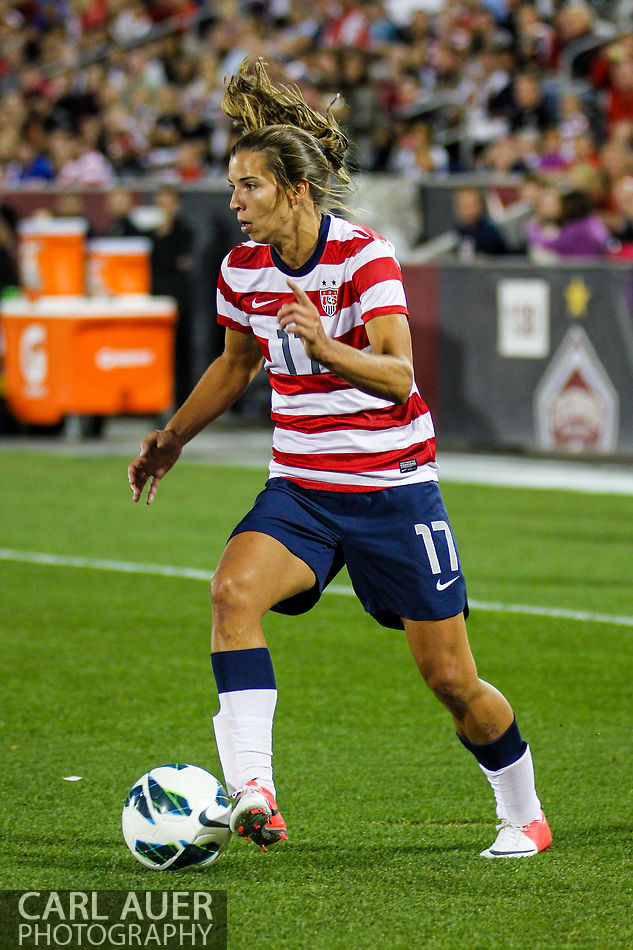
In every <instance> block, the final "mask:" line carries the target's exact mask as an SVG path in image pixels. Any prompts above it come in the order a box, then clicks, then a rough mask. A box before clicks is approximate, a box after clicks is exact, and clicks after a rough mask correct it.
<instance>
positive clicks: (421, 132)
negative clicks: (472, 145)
mask: <svg viewBox="0 0 633 950" xmlns="http://www.w3.org/2000/svg"><path fill="white" fill-rule="evenodd" d="M387 167H388V171H391V172H395V173H397V174H400V175H405V176H406V177H407V178H410V179H415V178H423V177H426V176H427V175H429V174H440V175H442V174H446V173H447V172H448V168H449V156H448V152H447V151H446V149H445V148H442V146H441V145H434V144H433V141H432V138H431V130H430V127H429V124H428V123H427V122H425V121H424V120H423V119H414V120H413V121H412V122H410V123H405V124H404V128H403V131H402V132H401V133H400V135H399V136H398V137H397V138H396V141H395V144H394V146H393V148H392V150H391V154H390V158H389V164H388V166H387Z"/></svg>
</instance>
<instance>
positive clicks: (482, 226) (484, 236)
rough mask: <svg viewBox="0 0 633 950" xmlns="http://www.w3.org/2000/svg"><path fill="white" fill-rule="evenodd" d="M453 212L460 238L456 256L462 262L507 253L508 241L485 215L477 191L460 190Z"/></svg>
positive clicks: (483, 206) (456, 194)
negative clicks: (481, 256)
mask: <svg viewBox="0 0 633 950" xmlns="http://www.w3.org/2000/svg"><path fill="white" fill-rule="evenodd" d="M453 211H454V215H455V227H456V229H457V233H458V235H459V246H458V254H459V256H460V257H461V258H462V260H469V259H471V258H473V257H475V255H485V256H488V255H498V254H507V253H509V250H510V248H509V247H508V243H507V241H506V240H505V238H504V237H503V234H502V233H501V231H500V229H499V228H498V226H497V225H496V224H495V223H494V221H493V220H492V219H491V218H490V216H489V215H488V214H487V212H486V208H485V205H484V200H483V198H482V196H481V193H480V192H479V191H477V189H476V188H459V189H458V190H457V191H456V193H455V197H454V203H453Z"/></svg>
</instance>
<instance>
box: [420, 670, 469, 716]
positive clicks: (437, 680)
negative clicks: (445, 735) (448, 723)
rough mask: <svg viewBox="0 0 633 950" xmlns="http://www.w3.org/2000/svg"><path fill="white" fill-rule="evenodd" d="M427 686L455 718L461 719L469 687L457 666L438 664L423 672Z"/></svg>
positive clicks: (464, 710)
mask: <svg viewBox="0 0 633 950" xmlns="http://www.w3.org/2000/svg"><path fill="white" fill-rule="evenodd" d="M423 675H424V679H425V681H426V684H427V686H428V687H429V689H430V690H431V692H432V693H433V695H434V696H436V697H437V699H439V701H440V702H441V703H442V705H443V706H445V707H446V709H448V711H449V712H450V713H451V715H452V716H454V718H455V719H457V720H460V719H463V717H464V715H465V713H466V710H467V709H468V705H469V702H470V693H471V687H470V684H469V682H468V679H467V678H465V677H464V675H463V673H462V671H461V670H460V669H459V667H456V666H452V665H449V664H447V665H444V666H441V665H438V666H434V667H433V668H432V669H431V670H429V671H428V672H426V673H424V674H423Z"/></svg>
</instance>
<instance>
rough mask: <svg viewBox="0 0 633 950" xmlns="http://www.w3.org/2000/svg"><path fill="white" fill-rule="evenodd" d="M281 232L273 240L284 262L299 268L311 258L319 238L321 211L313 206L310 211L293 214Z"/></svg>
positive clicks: (273, 244) (295, 268)
mask: <svg viewBox="0 0 633 950" xmlns="http://www.w3.org/2000/svg"><path fill="white" fill-rule="evenodd" d="M284 225H285V226H284V227H283V228H282V229H281V230H280V232H279V234H278V235H276V236H275V238H274V239H273V240H272V241H271V244H272V246H273V247H274V248H275V250H276V251H277V254H278V255H279V257H280V258H281V259H282V261H283V262H284V264H287V265H288V267H290V268H292V270H298V269H299V268H300V267H302V266H303V265H304V264H305V262H306V261H307V260H309V259H310V257H311V255H312V253H313V251H314V249H315V247H316V246H317V243H318V240H319V231H320V228H321V212H320V211H319V210H318V209H317V208H311V209H310V211H309V212H308V211H307V210H306V212H305V213H301V214H297V215H293V216H291V217H290V218H289V219H288V220H287V222H285V223H284Z"/></svg>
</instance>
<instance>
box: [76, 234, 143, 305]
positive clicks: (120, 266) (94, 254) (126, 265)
mask: <svg viewBox="0 0 633 950" xmlns="http://www.w3.org/2000/svg"><path fill="white" fill-rule="evenodd" d="M151 247H152V244H151V241H150V240H149V238H144V237H106V238H94V239H93V240H90V241H88V242H87V245H86V290H87V292H88V294H95V295H97V296H101V295H104V294H105V295H106V296H109V295H113V296H116V295H117V294H148V293H149V290H150V252H151Z"/></svg>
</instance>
